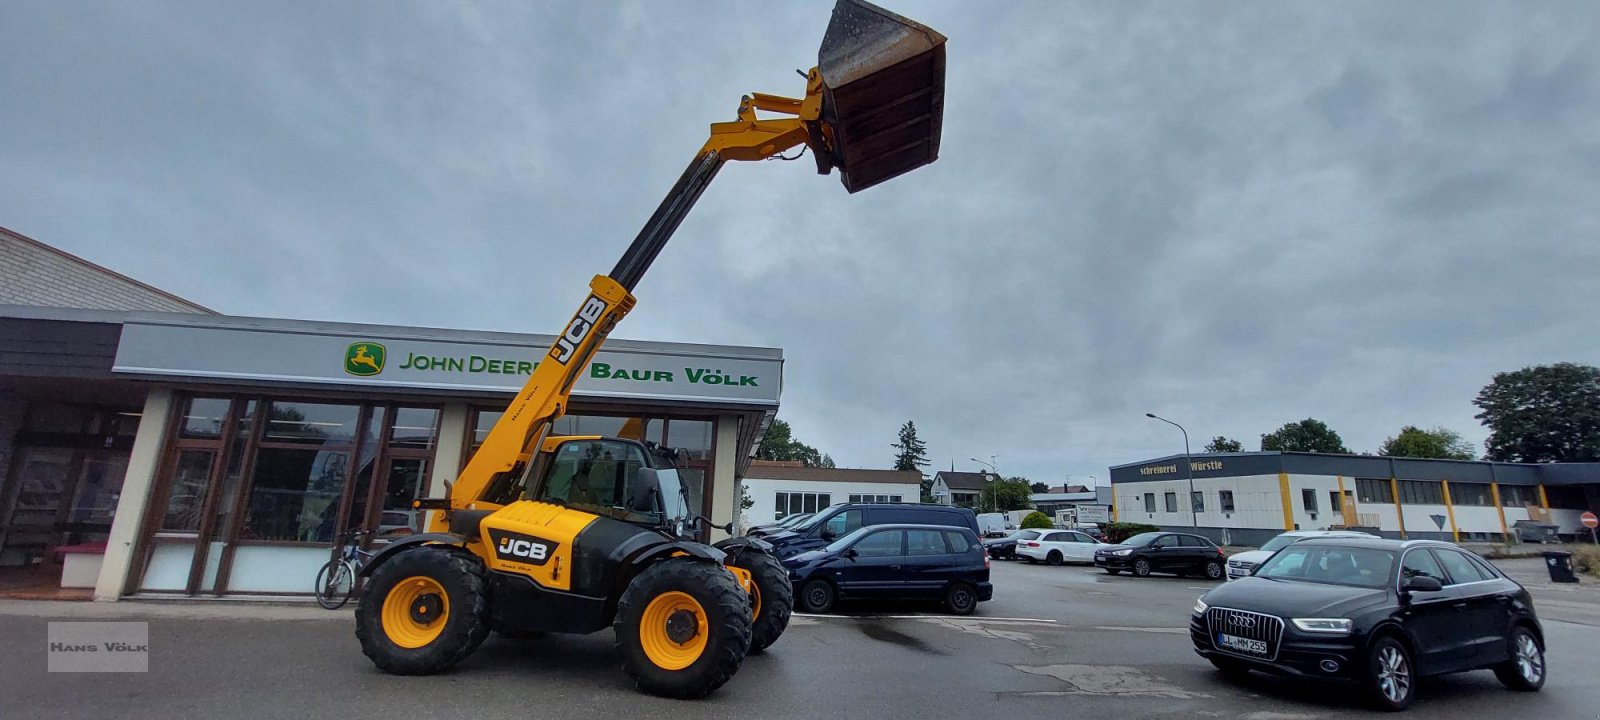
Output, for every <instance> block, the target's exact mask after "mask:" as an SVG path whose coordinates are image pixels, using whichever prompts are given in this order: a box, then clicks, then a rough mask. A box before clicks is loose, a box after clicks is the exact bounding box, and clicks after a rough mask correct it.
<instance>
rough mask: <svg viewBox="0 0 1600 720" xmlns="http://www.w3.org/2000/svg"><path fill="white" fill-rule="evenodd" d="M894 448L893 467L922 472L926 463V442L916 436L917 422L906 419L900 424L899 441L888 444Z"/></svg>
mask: <svg viewBox="0 0 1600 720" xmlns="http://www.w3.org/2000/svg"><path fill="white" fill-rule="evenodd" d="M890 447H892V448H894V449H895V456H894V469H896V470H915V471H917V472H922V468H924V467H927V465H928V444H927V443H925V442H923V441H922V439H921V438H919V437H917V424H916V423H914V422H911V421H910V420H907V421H906V424H904V425H901V426H900V441H899V442H897V443H894V444H893V445H890Z"/></svg>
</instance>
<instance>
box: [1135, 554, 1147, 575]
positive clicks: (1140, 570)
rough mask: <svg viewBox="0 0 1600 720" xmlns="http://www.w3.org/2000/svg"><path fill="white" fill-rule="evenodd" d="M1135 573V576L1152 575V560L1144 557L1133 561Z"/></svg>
mask: <svg viewBox="0 0 1600 720" xmlns="http://www.w3.org/2000/svg"><path fill="white" fill-rule="evenodd" d="M1133 574H1134V576H1135V577H1150V561H1149V560H1146V559H1144V558H1139V559H1138V560H1135V561H1133Z"/></svg>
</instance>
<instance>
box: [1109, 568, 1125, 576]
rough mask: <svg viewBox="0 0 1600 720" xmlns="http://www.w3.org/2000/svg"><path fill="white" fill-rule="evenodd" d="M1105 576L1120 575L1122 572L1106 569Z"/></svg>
mask: <svg viewBox="0 0 1600 720" xmlns="http://www.w3.org/2000/svg"><path fill="white" fill-rule="evenodd" d="M1106 574H1107V575H1121V574H1122V571H1121V570H1112V569H1111V568H1106Z"/></svg>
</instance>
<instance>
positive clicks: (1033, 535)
mask: <svg viewBox="0 0 1600 720" xmlns="http://www.w3.org/2000/svg"><path fill="white" fill-rule="evenodd" d="M1042 534H1044V533H1041V532H1039V531H1038V530H1017V531H1015V532H1013V533H1011V534H1010V535H1007V536H1005V537H998V538H990V539H988V540H984V541H983V549H984V550H986V551H988V553H989V557H992V558H994V559H996V560H1015V559H1017V541H1018V540H1038V539H1039V536H1040V535H1042Z"/></svg>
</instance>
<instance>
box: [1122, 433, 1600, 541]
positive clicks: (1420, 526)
mask: <svg viewBox="0 0 1600 720" xmlns="http://www.w3.org/2000/svg"><path fill="white" fill-rule="evenodd" d="M1185 462H1186V456H1184V455H1172V456H1168V457H1164V458H1157V459H1154V460H1146V461H1143V462H1137V463H1130V464H1127V465H1119V466H1116V467H1113V468H1111V489H1112V493H1113V495H1114V497H1115V505H1114V512H1115V514H1116V518H1117V519H1118V520H1119V521H1122V522H1138V523H1147V524H1151V525H1157V526H1160V527H1161V528H1162V529H1166V530H1185V529H1189V528H1196V529H1198V531H1199V532H1200V533H1201V534H1204V535H1206V536H1208V537H1210V538H1212V539H1213V540H1216V541H1218V542H1224V543H1227V544H1235V545H1258V544H1260V543H1262V542H1265V541H1266V540H1268V539H1270V538H1271V537H1272V536H1274V535H1276V534H1278V533H1281V532H1283V531H1285V530H1323V529H1329V528H1362V529H1367V530H1369V531H1373V532H1377V533H1378V534H1381V535H1383V536H1385V537H1395V538H1428V539H1444V540H1452V541H1456V542H1471V541H1499V540H1503V539H1504V538H1506V537H1507V536H1509V535H1512V534H1513V533H1514V528H1515V527H1516V526H1517V523H1518V522H1519V521H1529V520H1535V521H1538V522H1540V523H1545V522H1546V521H1548V524H1550V525H1554V526H1556V527H1557V528H1558V532H1559V533H1560V534H1562V535H1566V536H1576V535H1578V534H1580V533H1583V534H1585V535H1586V534H1587V531H1586V530H1584V528H1583V527H1582V525H1581V524H1580V522H1579V517H1580V516H1581V515H1582V514H1583V512H1584V511H1586V510H1596V509H1600V463H1553V464H1531V463H1505V462H1485V461H1471V460H1420V459H1408V458H1389V457H1377V456H1371V455H1331V454H1321V453H1298V452H1246V453H1215V454H1203V455H1193V456H1188V457H1187V462H1188V465H1189V467H1188V468H1187V470H1186V469H1185V467H1184V464H1185ZM1191 473H1192V475H1193V481H1192V482H1193V494H1192V495H1190V474H1191ZM1185 496H1188V497H1189V498H1190V501H1189V503H1188V504H1185V503H1184V502H1183V498H1184V497H1185Z"/></svg>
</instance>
